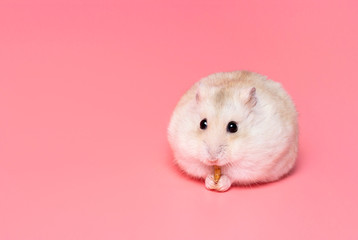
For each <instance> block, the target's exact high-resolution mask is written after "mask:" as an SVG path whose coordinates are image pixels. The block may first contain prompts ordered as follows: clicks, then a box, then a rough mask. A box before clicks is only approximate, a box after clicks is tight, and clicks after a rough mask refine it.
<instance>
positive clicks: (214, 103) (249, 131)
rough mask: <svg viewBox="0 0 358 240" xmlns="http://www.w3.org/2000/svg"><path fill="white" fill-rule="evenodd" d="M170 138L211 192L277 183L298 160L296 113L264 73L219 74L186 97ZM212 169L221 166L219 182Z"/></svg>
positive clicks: (181, 162)
mask: <svg viewBox="0 0 358 240" xmlns="http://www.w3.org/2000/svg"><path fill="white" fill-rule="evenodd" d="M168 140H169V143H170V146H171V148H172V150H173V153H174V158H175V162H176V164H177V165H178V166H179V167H180V168H181V169H182V170H183V171H184V172H186V173H187V174H188V175H190V176H192V177H195V178H202V179H205V186H206V188H208V189H212V190H217V191H226V190H228V189H229V188H230V186H231V185H232V184H240V185H241V184H243V185H249V184H254V183H262V182H270V181H275V180H277V179H279V178H281V177H282V176H284V175H285V174H287V173H288V172H289V171H290V170H291V169H292V168H293V166H294V164H295V161H296V157H297V149H298V125H297V112H296V109H295V106H294V103H293V101H292V100H291V98H290V96H289V95H288V94H287V93H286V91H285V90H284V89H283V88H282V86H281V85H280V84H279V83H277V82H274V81H272V80H269V79H267V78H266V77H265V76H263V75H260V74H258V73H253V72H248V71H235V72H223V73H215V74H212V75H209V76H207V77H205V78H203V79H201V80H200V81H199V82H197V83H195V84H194V85H193V86H192V87H191V88H190V89H189V90H188V91H187V92H186V93H185V94H184V95H183V96H182V98H181V99H180V101H179V102H178V104H177V106H176V107H175V109H174V112H173V114H172V116H171V119H170V123H169V127H168ZM214 166H219V167H220V168H221V177H220V179H219V181H218V182H215V181H214V170H213V169H214Z"/></svg>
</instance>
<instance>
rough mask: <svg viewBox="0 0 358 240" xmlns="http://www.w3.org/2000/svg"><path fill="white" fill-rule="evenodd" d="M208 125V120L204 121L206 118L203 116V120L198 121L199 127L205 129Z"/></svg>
mask: <svg viewBox="0 0 358 240" xmlns="http://www.w3.org/2000/svg"><path fill="white" fill-rule="evenodd" d="M207 127H208V122H207V121H206V118H204V119H203V120H201V122H200V128H201V129H203V130H205V129H206V128H207Z"/></svg>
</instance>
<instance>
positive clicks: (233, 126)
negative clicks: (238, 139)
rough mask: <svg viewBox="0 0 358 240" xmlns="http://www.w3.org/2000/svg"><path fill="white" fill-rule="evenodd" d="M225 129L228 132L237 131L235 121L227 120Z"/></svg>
mask: <svg viewBox="0 0 358 240" xmlns="http://www.w3.org/2000/svg"><path fill="white" fill-rule="evenodd" d="M226 131H228V132H230V133H235V132H237V123H236V122H233V121H231V122H229V123H228V124H227V128H226Z"/></svg>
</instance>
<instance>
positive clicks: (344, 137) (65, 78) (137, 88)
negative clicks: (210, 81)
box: [0, 0, 358, 240]
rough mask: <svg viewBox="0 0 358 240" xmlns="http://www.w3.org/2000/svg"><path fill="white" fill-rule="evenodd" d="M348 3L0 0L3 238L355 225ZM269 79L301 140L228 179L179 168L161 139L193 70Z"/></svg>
mask: <svg viewBox="0 0 358 240" xmlns="http://www.w3.org/2000/svg"><path fill="white" fill-rule="evenodd" d="M357 12H358V3H357V1H355V0H352V1H342V0H336V1H309V0H307V1H298V0H297V1H278V0H277V1H242V2H240V1H213V0H210V1H204V0H203V1H143V2H139V1H114V0H113V1H100V0H98V1H95V0H90V1H82V0H66V1H62V0H54V1H45V0H35V1H31V2H30V1H26V0H20V1H12V0H2V1H1V3H0V114H1V116H0V239H1V240H12V239H26V240H32V239H54V240H56V239H358V230H357V221H358V220H357V217H358V173H357V168H358V147H357V142H358V141H357V140H358V139H357V138H358V137H357V136H358V127H357V124H358V113H357V112H358V110H357V108H358V97H357V87H358V81H357V73H356V71H357V63H358V27H357V26H358V14H357ZM239 69H247V70H252V71H256V72H260V73H263V74H265V75H268V76H269V77H270V78H272V79H274V80H276V81H278V82H281V83H282V84H283V86H284V87H285V88H286V90H287V91H288V92H289V93H290V94H291V95H292V97H293V99H294V101H295V102H296V105H297V109H298V110H299V113H300V117H299V122H300V132H301V135H300V154H299V161H298V165H297V168H296V170H295V171H294V172H293V174H292V175H291V176H289V177H287V178H285V179H283V180H281V181H279V182H276V183H272V184H266V185H260V186H253V187H236V188H232V189H231V190H230V191H228V192H226V193H216V192H211V191H207V190H206V189H205V187H204V184H203V183H202V182H199V181H193V180H191V179H188V178H186V177H185V176H183V175H181V173H180V172H179V171H178V170H177V169H176V168H175V167H174V166H173V164H172V154H171V152H170V149H169V145H168V143H167V139H166V128H167V125H168V122H169V118H170V115H171V112H172V111H173V109H174V106H175V104H176V102H177V101H178V100H179V98H180V96H181V95H182V94H183V93H184V91H185V90H186V89H188V88H189V87H190V86H191V85H192V84H193V83H194V82H195V81H197V80H199V79H200V78H201V77H204V76H206V75H208V74H210V73H214V72H218V71H231V70H239Z"/></svg>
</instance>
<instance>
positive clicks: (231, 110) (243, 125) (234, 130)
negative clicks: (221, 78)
mask: <svg viewBox="0 0 358 240" xmlns="http://www.w3.org/2000/svg"><path fill="white" fill-rule="evenodd" d="M256 101H257V100H256V89H255V87H253V86H248V87H238V86H227V85H225V86H220V85H219V86H211V85H205V84H203V83H199V84H198V87H197V89H196V94H195V98H194V99H192V101H191V106H190V108H188V109H189V110H188V111H186V112H185V113H183V114H182V115H181V116H180V117H177V123H175V124H174V125H176V129H177V131H176V133H175V134H176V135H178V136H176V137H175V138H176V139H175V142H176V143H175V144H176V145H177V149H176V150H177V152H178V151H179V152H180V153H179V155H180V156H181V157H182V158H183V159H190V160H192V159H195V160H199V161H200V162H202V163H203V164H205V165H208V166H211V165H218V166H224V165H229V164H232V163H234V162H235V161H237V160H239V159H238V158H240V157H239V156H238V155H237V153H238V152H240V151H238V150H237V149H238V147H240V146H242V143H245V138H246V137H247V135H248V131H249V129H248V126H249V124H250V123H249V122H250V115H251V113H252V111H253V109H254V108H255V105H256ZM179 128H180V130H179ZM172 142H173V141H172ZM172 145H173V144H172ZM178 160H180V159H178Z"/></svg>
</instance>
